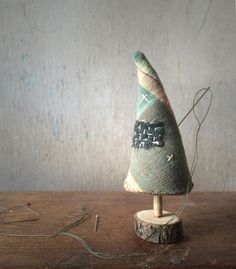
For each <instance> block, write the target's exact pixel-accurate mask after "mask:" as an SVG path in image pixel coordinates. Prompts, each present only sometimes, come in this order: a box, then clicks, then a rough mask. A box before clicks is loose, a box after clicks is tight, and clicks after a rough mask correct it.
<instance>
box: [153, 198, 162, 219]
mask: <svg viewBox="0 0 236 269" xmlns="http://www.w3.org/2000/svg"><path fill="white" fill-rule="evenodd" d="M153 211H154V216H155V217H157V218H159V217H161V216H162V196H160V195H154V196H153Z"/></svg>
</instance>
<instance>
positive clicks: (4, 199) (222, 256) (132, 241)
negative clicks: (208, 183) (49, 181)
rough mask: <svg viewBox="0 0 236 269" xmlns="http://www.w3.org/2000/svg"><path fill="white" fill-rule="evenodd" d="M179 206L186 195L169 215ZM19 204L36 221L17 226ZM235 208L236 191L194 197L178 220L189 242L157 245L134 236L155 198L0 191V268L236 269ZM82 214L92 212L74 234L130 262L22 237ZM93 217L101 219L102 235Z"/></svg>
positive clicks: (70, 242)
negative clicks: (137, 219)
mask: <svg viewBox="0 0 236 269" xmlns="http://www.w3.org/2000/svg"><path fill="white" fill-rule="evenodd" d="M182 200H183V197H182V196H173V197H165V198H164V209H166V210H169V211H175V210H176V208H177V207H178V206H179V205H180V204H181V201H182ZM19 205H26V206H28V207H29V208H31V209H32V210H35V211H36V212H38V213H39V214H40V215H39V216H38V218H39V219H38V220H32V221H30V220H29V221H20V222H15V220H17V218H16V219H15V220H14V214H15V213H17V210H15V209H14V208H13V209H11V210H8V209H9V208H12V207H14V206H19ZM235 206H236V193H233V192H227V193H226V192H225V193H223V192H221V193H216V192H215V193H192V194H190V195H189V197H188V202H187V205H186V208H185V210H184V212H183V214H182V215H181V217H182V220H183V228H184V235H185V238H184V240H183V241H182V242H180V243H178V244H169V245H156V244H152V243H148V242H146V241H144V240H142V239H139V238H138V237H137V236H136V235H135V233H134V230H133V215H134V213H135V212H137V211H139V210H143V209H150V208H151V207H152V197H151V196H150V195H144V194H132V193H116V192H109V193H89V192H31V193H0V211H1V212H0V221H1V222H0V268H44V269H49V268H179V267H181V268H236V209H235ZM81 209H83V210H85V211H86V212H88V217H87V219H86V220H85V221H83V222H82V223H80V224H79V225H78V226H76V227H74V228H72V229H71V230H69V232H70V233H73V234H75V235H78V236H80V237H81V238H83V239H84V240H85V241H86V242H87V243H88V244H89V245H90V247H91V248H92V249H93V250H95V251H98V252H104V253H108V254H110V255H113V254H122V253H125V252H127V251H129V250H132V249H133V251H131V252H130V253H129V254H128V255H127V256H125V257H121V258H114V259H108V260H105V259H101V258H97V257H95V256H93V255H92V254H89V253H88V251H87V250H86V249H85V248H84V247H83V246H82V245H81V244H80V242H78V241H77V240H75V239H73V238H70V237H67V236H63V235H58V236H52V237H41V236H37V237H27V236H26V237H18V236H17V235H34V234H38V235H45V234H48V235H55V233H57V232H58V231H60V230H61V229H63V227H65V226H66V225H69V224H71V223H73V222H74V221H76V220H77V219H79V218H80V217H79V216H80V215H81ZM27 212H28V211H27ZM31 213H32V214H34V213H33V212H29V214H31ZM7 214H8V215H7ZM9 214H10V217H11V214H12V216H13V218H12V221H11V218H10V219H9V218H8V217H9ZM95 215H99V223H98V227H97V232H94V223H95ZM19 216H20V215H19ZM6 235H13V237H8V236H6Z"/></svg>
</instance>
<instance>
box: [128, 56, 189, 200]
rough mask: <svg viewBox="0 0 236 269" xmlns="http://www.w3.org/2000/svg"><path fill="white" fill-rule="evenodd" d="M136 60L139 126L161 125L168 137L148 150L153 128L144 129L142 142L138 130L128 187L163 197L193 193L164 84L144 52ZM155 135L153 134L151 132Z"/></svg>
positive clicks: (182, 148) (156, 142) (134, 57)
mask: <svg viewBox="0 0 236 269" xmlns="http://www.w3.org/2000/svg"><path fill="white" fill-rule="evenodd" d="M133 59H134V62H135V64H136V66H137V69H138V80H139V88H138V100H137V118H136V120H137V122H136V123H144V124H143V125H145V124H146V123H147V126H152V125H153V126H155V124H156V123H157V124H158V123H161V124H163V126H164V136H163V138H162V139H163V143H160V142H158V141H156V140H155V139H154V140H151V141H152V142H151V143H152V144H153V147H146V148H145V146H142V145H145V143H146V141H147V140H148V139H149V129H150V127H147V128H149V129H147V130H144V131H143V130H142V132H144V136H142V135H141V138H140V139H138V138H137V135H139V134H137V132H136V131H134V132H135V135H136V137H135V135H134V144H133V150H132V156H131V162H130V168H129V172H128V176H127V178H126V179H125V182H124V188H125V189H126V190H127V191H132V192H144V193H152V194H159V195H172V194H183V193H186V192H190V191H191V190H192V187H193V183H192V181H191V178H190V173H189V169H188V165H187V161H186V157H185V152H184V147H183V143H182V139H181V135H180V132H179V129H178V127H177V123H176V120H175V117H174V113H173V111H172V109H171V106H170V103H169V100H168V98H167V96H166V93H165V90H164V88H163V86H162V83H161V81H160V79H159V77H158V75H157V73H156V71H155V70H154V69H153V67H152V66H151V65H150V63H149V62H148V60H147V59H146V57H145V55H144V54H143V53H142V52H140V51H137V52H136V53H135V54H134V56H133ZM144 128H145V127H144ZM157 129H158V127H157ZM155 130H156V129H155ZM145 132H146V133H145ZM150 132H151V131H150ZM151 135H153V134H151V133H150V136H151ZM159 135H162V134H159ZM135 139H137V140H138V141H136V140H135ZM142 139H143V141H142ZM136 142H137V143H136ZM147 148H148V149H147Z"/></svg>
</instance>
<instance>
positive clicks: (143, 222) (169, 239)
mask: <svg viewBox="0 0 236 269" xmlns="http://www.w3.org/2000/svg"><path fill="white" fill-rule="evenodd" d="M134 230H135V233H136V234H137V236H139V237H140V238H142V239H144V240H146V241H149V242H152V243H158V244H168V243H174V242H178V241H180V240H181V239H182V237H183V229H182V222H181V219H180V218H179V217H177V216H176V215H174V214H172V213H169V212H167V211H163V215H162V217H159V218H157V217H155V215H154V211H153V210H143V211H139V212H137V213H136V214H135V215H134Z"/></svg>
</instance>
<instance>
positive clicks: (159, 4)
mask: <svg viewBox="0 0 236 269" xmlns="http://www.w3.org/2000/svg"><path fill="white" fill-rule="evenodd" d="M137 49H139V50H142V51H144V52H145V54H146V55H147V57H148V58H149V59H150V60H151V62H152V64H153V65H154V66H155V67H156V69H157V71H158V72H159V75H160V78H161V80H162V82H163V84H164V86H165V88H166V91H167V94H168V96H169V99H170V101H171V102H172V107H173V109H174V111H175V113H176V118H177V120H178V121H179V120H180V119H181V118H182V117H183V116H184V114H185V113H186V112H187V110H188V109H189V108H190V107H191V103H192V98H193V95H194V93H195V92H196V90H197V89H199V88H202V87H206V86H209V85H210V86H211V87H212V89H213V91H214V101H213V105H212V110H211V112H210V114H209V116H208V119H207V121H206V123H205V124H204V125H203V129H202V132H201V135H200V140H199V164H198V167H197V170H196V174H195V177H194V179H193V181H194V183H195V191H198V190H205V191H209V190H212V191H216V190H236V180H235V174H236V165H235V161H236V144H235V141H236V111H235V108H236V89H235V85H236V53H235V49H236V16H235V3H234V0H224V1H222V0H213V1H210V0H209V1H207V0H182V1H179V0H162V1H160V0H148V1H146V0H122V1H119V0H89V1H88V0H85V1H82V0H67V1H66V0H65V1H61V0H50V1H49V0H48V1H44V0H40V1H38V0H22V1H20V0H11V1H9V0H0V189H1V190H4V191H5V190H123V180H124V178H125V176H126V173H127V171H128V166H129V159H130V155H131V147H130V145H131V137H132V130H133V124H134V120H135V109H136V88H137V85H138V82H137V76H136V69H135V66H134V64H133V63H132V60H131V54H132V53H133V52H134V51H136V50H137ZM203 108H204V102H203V103H202V105H201V106H200V110H202V109H203ZM200 114H201V111H200ZM196 127H197V125H196V122H195V120H194V118H193V116H190V117H189V118H188V120H186V121H185V122H184V123H183V125H182V126H181V133H182V136H183V140H184V144H185V148H186V154H187V158H188V160H189V163H190V162H191V160H192V157H193V148H194V133H195V131H196Z"/></svg>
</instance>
